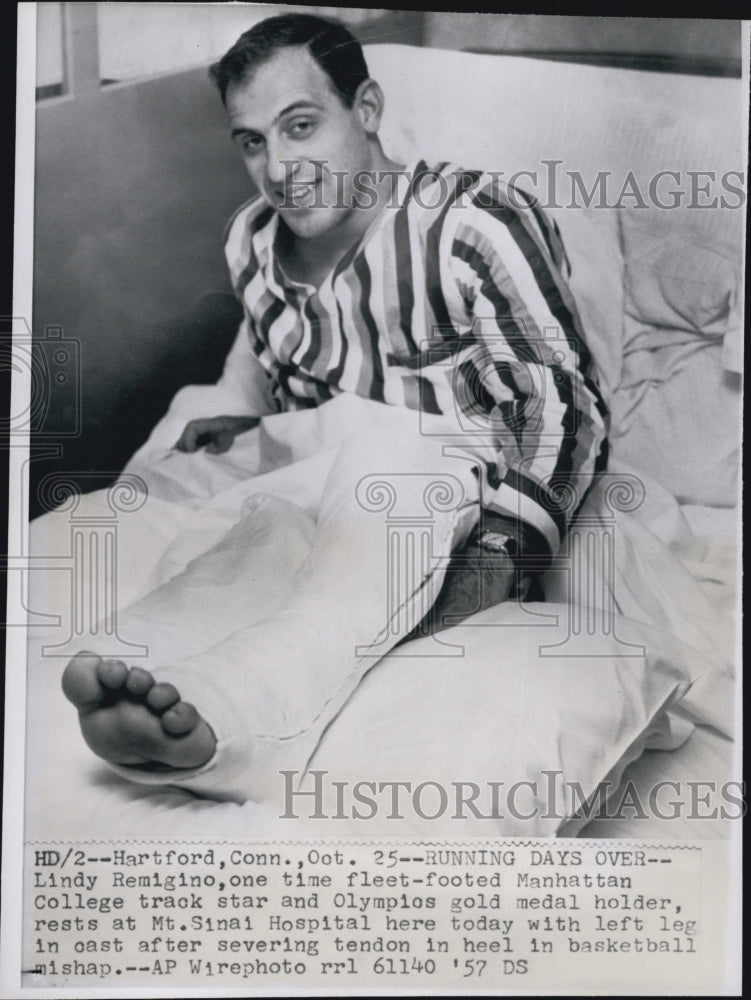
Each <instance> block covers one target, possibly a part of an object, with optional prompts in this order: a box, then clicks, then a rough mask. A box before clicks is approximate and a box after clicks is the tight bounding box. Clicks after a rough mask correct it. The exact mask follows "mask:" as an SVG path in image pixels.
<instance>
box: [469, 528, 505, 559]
mask: <svg viewBox="0 0 751 1000" xmlns="http://www.w3.org/2000/svg"><path fill="white" fill-rule="evenodd" d="M510 542H513V538H512V537H511V535H507V534H505V533H504V532H502V531H493V530H492V528H487V529H486V530H485V531H481V532H480V533H479V534H478V536H477V538H476V539H475V540H474V544H475V545H476V546H477V547H478V548H480V549H482V550H483V552H495V553H497V554H499V555H500V554H501V553H505V555H508V556H510V555H511V548H510V546H509V543H510Z"/></svg>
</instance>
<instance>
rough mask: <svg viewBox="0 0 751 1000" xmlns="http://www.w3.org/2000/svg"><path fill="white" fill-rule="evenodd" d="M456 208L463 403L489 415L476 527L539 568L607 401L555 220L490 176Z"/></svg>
mask: <svg viewBox="0 0 751 1000" xmlns="http://www.w3.org/2000/svg"><path fill="white" fill-rule="evenodd" d="M453 214H454V223H453V225H452V226H451V229H450V234H449V235H450V239H451V250H450V259H451V269H452V272H453V277H454V280H455V281H456V282H457V283H458V286H459V289H460V292H461V295H462V297H463V300H464V303H465V307H466V309H467V313H468V315H469V317H470V322H471V332H470V334H469V336H470V338H471V342H472V350H471V351H470V352H468V354H467V355H466V356H463V357H462V361H461V364H462V366H463V367H464V371H463V373H462V376H463V383H464V385H465V387H466V388H465V393H464V396H465V400H466V402H465V403H464V405H465V406H467V407H468V408H470V409H473V410H474V411H475V412H476V413H477V414H484V416H485V418H486V420H487V426H488V431H487V435H488V438H487V443H488V448H487V452H488V461H487V462H486V463H485V465H484V468H482V469H480V474H481V481H482V483H481V484H482V507H483V510H484V513H485V527H493V528H498V529H499V530H502V531H505V532H506V533H508V534H510V535H512V537H513V538H514V539H515V540H516V541H517V543H518V550H519V554H521V555H524V556H527V557H528V561H529V560H531V564H532V565H533V566H535V567H536V568H539V569H544V568H545V567H546V565H548V564H549V562H550V560H551V558H552V557H553V556H554V555H555V553H556V552H557V550H558V548H559V546H560V544H561V542H562V540H563V538H564V536H565V534H566V531H567V529H568V527H569V525H570V523H571V521H572V519H573V517H574V516H575V515H576V512H577V510H578V508H579V507H580V506H581V503H582V502H583V500H584V498H585V496H586V494H587V492H588V490H589V489H590V488H591V485H592V482H593V479H594V477H595V475H596V474H597V473H598V472H599V471H602V470H603V469H604V468H605V465H606V462H607V437H606V433H607V426H606V425H607V410H606V407H605V404H604V402H603V399H602V396H601V394H600V390H599V388H598V386H597V383H596V381H595V373H594V364H593V359H592V356H591V354H590V351H589V349H588V347H587V344H586V341H585V338H584V335H583V331H582V329H581V323H580V319H579V315H578V312H577V308H576V304H575V303H574V301H573V298H572V296H571V293H570V291H569V288H568V286H567V284H566V280H565V277H564V270H565V268H566V260H565V254H564V251H563V247H562V244H561V241H560V236H559V233H558V231H557V227H555V226H554V225H553V224H552V223H551V222H550V221H549V220H548V219H547V218H546V217H545V215H544V213H543V212H542V210H541V209H540V208H539V206H537V205H536V204H535V203H534V202H532V201H531V200H527V199H526V198H525V197H524V196H523V195H522V194H521V193H520V192H519V191H517V190H515V189H512V188H507V187H505V186H503V187H502V186H501V185H500V183H499V182H497V181H493V182H487V183H485V184H480V185H478V186H477V187H476V188H475V189H474V190H472V191H470V192H468V193H467V194H466V195H465V198H464V200H463V201H462V203H461V204H460V205H457V206H456V211H455V212H454V213H453Z"/></svg>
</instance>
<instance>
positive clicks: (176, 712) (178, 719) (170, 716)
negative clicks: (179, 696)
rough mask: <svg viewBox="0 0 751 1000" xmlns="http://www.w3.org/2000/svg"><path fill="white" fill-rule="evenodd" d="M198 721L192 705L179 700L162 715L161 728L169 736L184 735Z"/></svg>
mask: <svg viewBox="0 0 751 1000" xmlns="http://www.w3.org/2000/svg"><path fill="white" fill-rule="evenodd" d="M197 721H198V713H197V712H196V710H195V708H193V706H192V705H189V704H188V703H187V702H185V701H180V702H178V703H177V704H176V705H173V706H172V708H169V709H167V711H166V712H165V713H164V715H163V716H162V728H163V729H164V731H165V732H166V733H169V735H170V736H184V735H185V734H186V733H189V732H190V731H191V730H192V729H193V728H194V727H195V725H196V722H197Z"/></svg>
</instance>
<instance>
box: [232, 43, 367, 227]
mask: <svg viewBox="0 0 751 1000" xmlns="http://www.w3.org/2000/svg"><path fill="white" fill-rule="evenodd" d="M226 105H227V114H228V117H229V122H230V127H231V129H232V136H233V138H234V139H235V141H236V142H237V144H238V145H239V147H240V149H241V150H242V153H243V157H244V160H245V166H246V169H247V171H248V173H249V174H250V177H251V179H252V180H253V182H254V183H255V184H256V186H257V187H258V189H259V191H260V192H261V193H262V194H263V196H264V197H265V198H266V200H267V201H268V202H269V204H270V205H272V206H273V207H274V208H276V209H277V210H278V211H279V214H280V216H281V217H282V218H283V219H284V221H285V223H286V224H287V226H288V227H289V228H290V229H291V230H292V232H293V233H294V234H295V235H296V236H298V237H300V238H302V239H312V238H315V237H317V236H322V235H324V234H325V233H329V232H332V231H333V230H335V229H336V227H338V226H339V227H341V226H344V227H345V228H346V220H347V218H349V217H350V216H351V215H352V212H351V210H350V206H351V204H352V197H353V193H354V192H353V187H352V184H353V178H354V176H355V175H356V174H357V172H358V171H362V170H367V169H371V168H372V166H373V164H372V158H373V145H372V143H371V142H370V141H369V138H368V136H369V134H372V133H374V131H375V129H376V128H377V124H378V123H377V121H376V122H375V125H373V123H372V121H371V118H372V114H371V111H372V109H369V108H366V109H365V110H363V109H362V108H361V107H360V106H359V104H358V102H357V101H356V102H355V105H354V106H353V108H346V107H345V106H344V104H343V103H342V100H341V98H340V97H339V96H338V94H336V92H335V91H334V90H333V87H332V84H331V81H330V79H329V77H328V76H327V74H326V73H325V72H324V71H323V70H322V69H321V67H320V66H319V65H318V63H317V62H316V61H315V59H314V58H313V57H312V56H311V55H310V53H309V52H308V50H307V49H306V48H305V47H296V48H285V49H280V50H279V51H278V52H276V53H275V54H274V55H273V56H271V57H270V58H269V59H268V60H267V61H266V62H264V63H262V64H261V65H260V66H259V67H258V69H256V70H254V72H253V75H252V76H251V77H250V79H249V80H245V81H241V82H239V83H235V84H230V86H229V88H228V90H227V95H226ZM337 175H338V176H337ZM345 206H346V207H345Z"/></svg>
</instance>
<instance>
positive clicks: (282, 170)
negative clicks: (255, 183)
mask: <svg viewBox="0 0 751 1000" xmlns="http://www.w3.org/2000/svg"><path fill="white" fill-rule="evenodd" d="M299 165H300V164H299V160H295V159H293V158H292V157H290V156H288V155H287V154H286V152H285V150H284V149H282V147H281V145H280V144H277V143H269V147H268V149H267V152H266V174H267V176H268V179H269V183H271V184H273V185H274V186H275V187H279V186H280V185H283V184H284V183H285V181H288V180H292V179H293V178H294V177H295V175H296V173H297V169H298V167H299Z"/></svg>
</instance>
